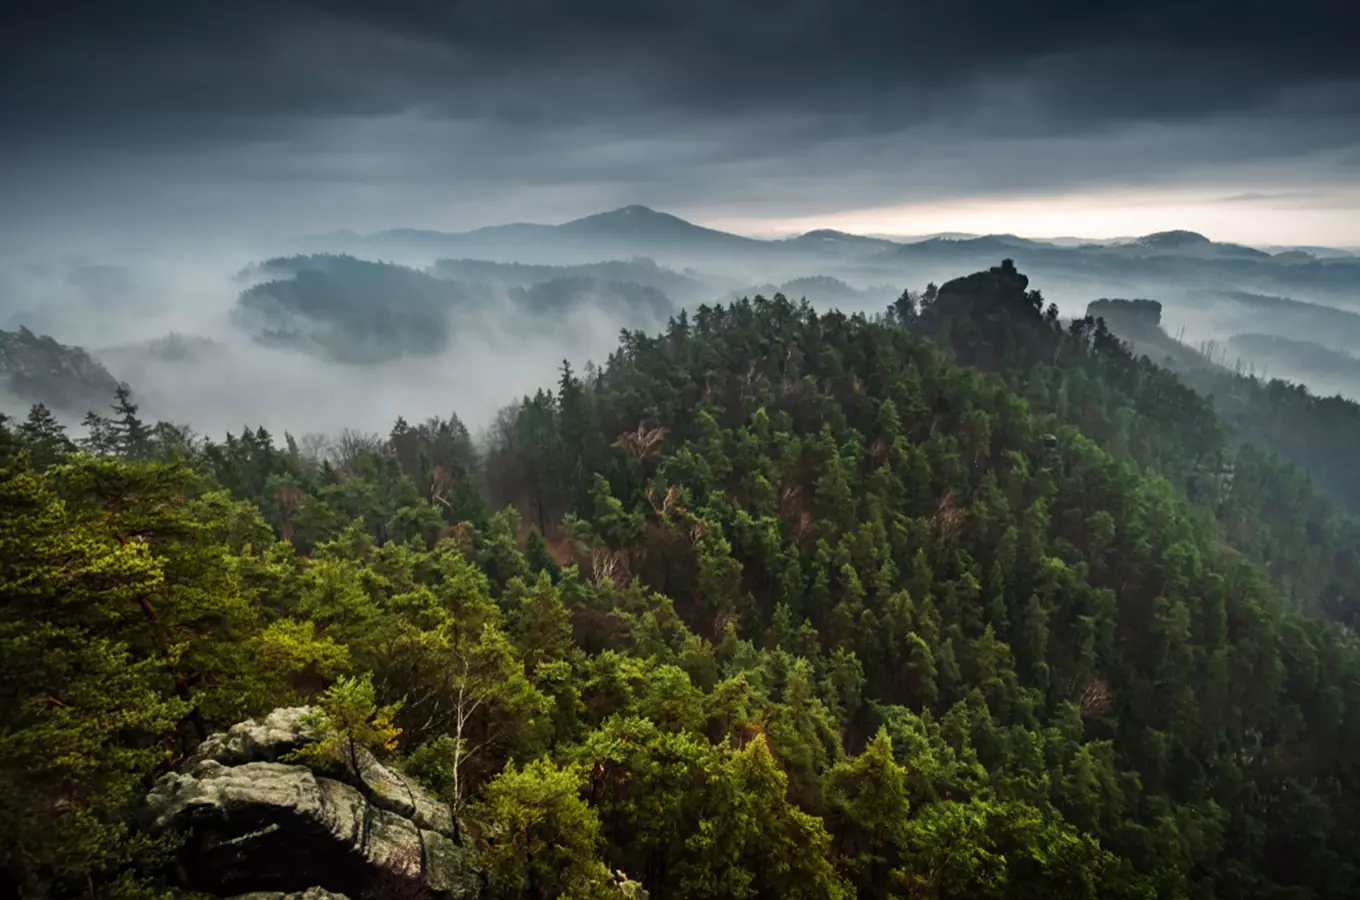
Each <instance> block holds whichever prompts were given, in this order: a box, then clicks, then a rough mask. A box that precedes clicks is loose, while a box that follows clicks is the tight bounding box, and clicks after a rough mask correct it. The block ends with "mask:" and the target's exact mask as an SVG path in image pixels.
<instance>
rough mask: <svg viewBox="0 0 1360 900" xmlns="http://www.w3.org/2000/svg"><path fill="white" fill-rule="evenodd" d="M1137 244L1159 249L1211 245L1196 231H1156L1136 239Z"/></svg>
mask: <svg viewBox="0 0 1360 900" xmlns="http://www.w3.org/2000/svg"><path fill="white" fill-rule="evenodd" d="M1138 243H1140V244H1142V245H1144V246H1147V247H1161V248H1167V249H1170V248H1172V247H1194V246H1206V245H1208V244H1212V243H1213V241H1211V240H1209V239H1208V238H1207V237H1205V236H1204V235H1202V234H1200V233H1199V232H1198V231H1185V230H1178V231H1158V232H1155V233H1153V234H1148V235H1144V236H1143V237H1141V238H1139V239H1138Z"/></svg>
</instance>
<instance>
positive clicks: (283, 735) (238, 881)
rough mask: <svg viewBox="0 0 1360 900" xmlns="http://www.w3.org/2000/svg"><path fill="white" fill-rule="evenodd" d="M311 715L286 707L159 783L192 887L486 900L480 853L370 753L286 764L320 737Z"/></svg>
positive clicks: (156, 791)
mask: <svg viewBox="0 0 1360 900" xmlns="http://www.w3.org/2000/svg"><path fill="white" fill-rule="evenodd" d="M307 712H308V710H307V709H306V708H305V707H299V708H293V709H278V710H275V711H274V712H272V713H271V714H270V715H269V716H267V717H265V718H264V719H263V720H260V721H253V720H252V721H249V722H243V723H241V724H239V725H235V726H233V727H232V728H231V729H230V730H228V731H227V732H225V733H222V734H215V735H213V736H212V737H210V738H208V740H206V741H204V742H203V744H202V745H201V746H200V747H199V748H198V750H197V752H195V753H194V755H193V756H192V757H191V758H190V759H189V760H188V761H187V762H186V763H185V764H184V766H183V767H182V768H181V770H180V771H178V772H172V773H170V774H168V775H165V776H163V777H162V778H161V779H160V780H159V781H158V782H157V783H156V785H155V787H154V788H153V790H152V792H151V794H150V796H149V797H148V798H147V799H148V805H149V807H150V811H151V815H152V816H153V819H154V823H153V827H154V828H155V829H156V830H159V831H177V832H181V833H184V834H185V835H186V838H187V840H186V843H185V847H184V850H183V852H182V855H181V878H182V880H183V882H184V883H185V885H186V886H187V887H190V888H193V889H195V890H199V891H204V892H207V893H212V894H217V895H232V894H236V895H241V894H242V893H243V892H247V893H245V896H246V897H250V898H251V900H255V898H256V897H261V898H263V897H270V898H283V897H288V898H290V900H291V898H294V897H296V898H297V900H323V898H327V897H331V898H332V900H333V897H334V895H333V894H330V893H327V892H343V894H344V895H347V896H348V897H364V896H391V897H412V898H434V897H447V898H473V897H476V896H477V895H478V894H479V892H480V888H481V875H480V872H479V871H478V869H477V865H476V859H475V854H474V853H473V851H472V850H471V849H470V848H468V847H467V846H465V845H463V844H462V843H460V841H459V840H458V832H457V826H456V823H455V820H454V818H453V815H452V814H451V812H450V811H449V808H448V807H447V806H445V805H444V804H442V803H440V802H439V801H437V800H435V799H434V798H432V797H430V796H429V794H427V793H426V792H425V791H424V790H423V789H422V788H421V787H420V786H419V785H417V784H415V783H413V782H412V781H410V780H409V779H407V778H406V777H405V776H403V775H401V774H400V773H399V772H396V771H393V770H391V769H389V768H387V767H385V766H383V765H382V764H381V763H379V762H378V761H377V760H376V759H374V758H373V757H372V755H371V754H368V753H366V752H365V753H361V754H359V757H360V758H359V765H358V766H357V768H358V771H357V772H355V771H352V770H351V769H349V768H348V767H342V766H340V765H337V766H335V767H334V768H333V769H329V770H326V771H323V772H318V771H313V770H312V769H311V768H308V767H307V766H304V765H297V764H293V763H289V762H285V761H281V760H282V759H283V758H284V757H286V756H287V754H288V753H289V752H290V751H293V750H296V749H298V748H299V747H301V746H303V745H304V744H305V743H306V742H307V741H308V740H309V737H310V736H309V733H308V727H307V725H306V721H305V717H306V714H307ZM251 891H255V892H260V891H263V892H265V893H264V894H262V895H260V894H251V893H248V892H251ZM297 892H301V893H297Z"/></svg>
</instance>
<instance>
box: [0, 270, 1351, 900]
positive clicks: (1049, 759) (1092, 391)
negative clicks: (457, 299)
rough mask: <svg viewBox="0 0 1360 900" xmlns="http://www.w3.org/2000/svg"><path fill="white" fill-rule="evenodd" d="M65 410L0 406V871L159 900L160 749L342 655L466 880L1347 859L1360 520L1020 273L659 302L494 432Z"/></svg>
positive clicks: (1268, 878)
mask: <svg viewBox="0 0 1360 900" xmlns="http://www.w3.org/2000/svg"><path fill="white" fill-rule="evenodd" d="M90 424H91V426H92V427H91V437H90V439H89V440H87V441H86V443H85V445H84V446H81V447H77V446H75V445H74V444H72V442H71V441H70V440H68V439H67V437H66V436H65V434H64V433H63V432H62V431H61V429H60V428H59V427H58V426H57V425H56V424H55V422H54V421H53V420H52V419H51V417H50V415H48V414H46V412H45V410H43V409H42V408H41V407H39V408H35V410H34V412H33V413H32V415H30V417H29V419H28V420H27V421H26V422H11V423H8V424H7V425H6V427H5V429H4V431H3V435H2V436H0V440H3V442H4V450H3V451H0V452H2V453H3V459H4V462H3V467H2V468H0V596H3V597H4V604H3V607H0V665H2V666H3V667H4V669H5V675H4V678H3V680H0V710H3V720H4V721H5V722H6V723H7V724H6V727H5V729H4V731H3V733H0V836H2V837H3V842H0V845H2V846H3V847H4V850H3V857H0V879H3V881H2V882H0V890H4V891H5V892H7V893H9V892H22V894H23V895H24V896H27V897H37V896H54V897H57V896H78V895H79V896H86V895H94V896H110V897H112V896H120V897H125V896H135V895H143V896H148V895H154V893H155V892H156V891H157V890H160V887H159V885H162V884H164V878H165V877H166V873H167V872H169V871H170V868H169V867H168V865H167V860H168V858H169V854H171V853H172V852H173V848H171V847H163V846H160V845H159V844H157V843H155V842H153V841H152V840H151V839H150V838H149V837H147V836H146V835H144V834H143V833H142V832H141V831H140V830H139V826H138V824H137V822H138V819H137V808H138V804H139V800H140V797H141V796H142V794H143V793H144V791H145V785H146V784H147V782H148V779H149V778H150V777H152V776H154V775H155V774H157V773H159V772H161V771H164V770H165V769H166V768H167V767H169V766H171V765H172V764H173V763H174V761H175V760H177V759H179V758H181V757H182V756H183V755H184V754H185V752H186V751H187V750H188V749H189V748H191V747H192V746H193V745H194V744H195V743H196V742H197V741H199V740H201V739H202V737H203V736H204V735H205V734H206V733H207V732H208V731H211V730H217V729H220V728H222V727H224V726H225V725H229V724H231V723H232V722H235V721H237V720H239V719H240V718H241V717H243V716H245V715H252V714H259V713H261V712H264V711H267V710H269V709H270V708H273V707H275V706H279V705H287V704H295V703H299V702H306V701H316V700H317V699H318V698H320V702H322V703H323V704H324V703H326V702H330V701H332V700H333V699H334V698H335V696H336V693H335V691H336V688H335V685H337V684H338V685H341V686H344V685H352V684H354V683H356V682H355V681H350V680H347V679H357V680H358V682H361V683H363V684H365V685H371V688H372V690H371V693H370V694H368V695H367V700H368V706H367V707H366V708H365V709H363V710H362V712H363V713H364V714H365V717H366V718H368V717H373V718H375V719H376V718H377V717H378V713H379V709H380V708H386V710H385V712H384V714H383V715H384V716H386V718H383V719H382V721H383V723H384V727H385V728H389V730H388V731H387V732H385V733H388V734H390V728H395V729H399V734H396V735H395V737H393V738H392V741H391V743H392V745H393V749H392V751H391V754H390V756H391V761H392V762H393V764H395V765H397V766H399V767H402V768H403V769H404V770H405V771H406V772H408V773H409V774H411V775H413V776H414V777H416V778H418V779H420V780H421V781H422V782H423V783H424V784H426V786H427V787H429V788H430V789H431V790H433V791H435V792H437V793H439V794H440V795H441V796H443V797H444V798H445V799H447V800H448V801H449V802H450V803H452V804H453V805H454V806H455V808H457V809H458V810H459V811H460V812H461V814H462V816H463V817H464V819H465V820H466V823H467V828H468V831H469V833H470V834H471V835H473V837H474V838H475V839H476V840H477V841H478V842H479V843H480V844H481V846H482V848H483V859H484V862H485V865H486V870H487V876H488V888H487V891H488V894H489V895H490V896H493V897H507V898H509V897H513V898H539V897H543V898H547V897H558V896H578V897H582V896H592V897H604V896H609V895H611V892H615V891H617V888H615V887H614V886H613V885H614V881H613V879H612V878H611V877H610V874H609V873H610V870H622V871H624V872H626V873H627V874H628V875H629V876H631V877H632V878H634V879H637V880H639V881H641V882H642V884H643V885H644V887H645V888H646V890H647V891H648V892H649V895H650V896H651V897H653V898H708V897H711V898H771V900H773V898H798V897H807V898H814V897H816V898H822V897H837V898H840V897H852V896H858V897H928V898H988V897H995V898H1003V897H1004V898H1097V897H1099V898H1154V897H1155V898H1179V897H1185V898H1323V897H1338V898H1340V897H1351V896H1355V895H1356V893H1357V891H1360V872H1357V868H1356V866H1357V854H1358V853H1360V849H1358V848H1357V845H1356V843H1355V840H1354V835H1355V834H1357V833H1360V807H1358V806H1357V800H1360V795H1358V794H1357V791H1358V790H1360V783H1357V780H1356V776H1357V772H1356V769H1355V766H1356V762H1355V760H1356V759H1357V758H1360V753H1358V752H1357V751H1360V648H1357V645H1356V642H1355V639H1354V636H1353V633H1352V631H1351V630H1350V628H1349V624H1350V623H1352V622H1354V621H1355V614H1356V610H1357V601H1358V600H1360V597H1358V596H1357V594H1360V555H1357V551H1360V532H1358V531H1357V528H1356V526H1355V524H1354V522H1353V520H1352V519H1351V518H1350V517H1349V516H1348V515H1347V514H1346V513H1344V512H1341V511H1339V510H1338V509H1337V508H1335V507H1334V506H1333V505H1332V504H1331V502H1330V501H1329V500H1328V499H1327V498H1326V497H1325V496H1323V495H1322V494H1321V493H1320V492H1319V491H1318V490H1317V489H1316V488H1315V487H1314V485H1313V482H1312V481H1311V480H1310V479H1309V478H1308V477H1307V476H1306V475H1305V474H1304V473H1303V472H1302V471H1301V470H1299V469H1298V468H1297V467H1296V466H1295V465H1294V464H1293V463H1290V462H1288V461H1286V460H1284V459H1283V458H1281V457H1279V456H1277V455H1275V454H1273V453H1271V452H1269V451H1267V450H1263V449H1260V448H1257V447H1254V446H1253V445H1251V444H1244V443H1240V442H1239V441H1238V440H1237V439H1236V438H1235V437H1234V435H1233V434H1232V432H1231V430H1230V428H1229V427H1228V426H1227V425H1226V424H1225V423H1224V421H1223V420H1222V419H1220V418H1219V416H1218V414H1217V413H1216V412H1215V410H1214V407H1213V405H1212V404H1211V403H1210V402H1209V400H1207V399H1206V398H1204V397H1203V396H1201V395H1200V394H1197V393H1195V392H1194V391H1192V390H1191V389H1190V388H1188V387H1186V386H1185V384H1183V383H1182V382H1181V381H1180V380H1179V379H1178V378H1177V377H1176V376H1175V375H1173V374H1172V373H1170V372H1168V371H1167V370H1165V369H1163V368H1161V367H1159V366H1158V365H1156V364H1154V363H1153V362H1152V361H1150V360H1149V359H1148V358H1147V357H1145V356H1135V355H1134V354H1133V353H1132V352H1131V351H1130V350H1129V349H1128V347H1127V346H1126V345H1125V344H1124V343H1122V342H1121V341H1119V340H1118V339H1116V338H1115V337H1114V336H1113V334H1112V333H1111V332H1110V331H1109V330H1108V329H1107V328H1106V327H1105V325H1104V323H1103V321H1102V320H1098V319H1094V318H1089V317H1088V318H1086V319H1082V320H1078V321H1076V322H1073V323H1066V324H1065V323H1062V322H1060V321H1059V317H1058V315H1057V310H1056V308H1055V307H1052V306H1051V305H1046V304H1045V302H1044V299H1043V297H1042V295H1041V294H1040V293H1039V292H1038V291H1034V290H1031V289H1030V287H1029V284H1028V280H1027V279H1026V278H1025V276H1024V275H1022V274H1020V273H1019V272H1018V271H1016V269H1015V267H1014V266H1013V265H1011V264H1010V263H1009V262H1007V263H1003V264H1002V265H1001V266H999V267H996V268H994V269H991V270H989V271H986V272H979V273H977V274H975V275H972V276H968V277H967V278H963V279H958V280H956V281H953V282H949V283H947V284H945V285H943V286H942V287H940V288H938V289H937V288H935V287H934V286H931V287H930V288H928V289H927V290H926V291H924V292H923V293H922V294H919V295H917V294H913V293H907V294H904V295H903V296H902V297H901V298H900V299H899V300H898V302H897V303H895V304H894V305H893V306H892V307H891V308H890V309H889V310H888V311H887V312H886V313H884V314H883V315H881V316H877V317H873V318H870V317H866V316H864V315H853V316H850V315H845V314H842V313H839V312H829V313H824V314H819V313H818V312H816V311H814V310H813V308H812V307H811V306H810V305H809V304H807V303H806V302H804V303H794V302H791V301H789V300H787V299H785V298H784V297H782V296H776V297H774V298H763V297H756V298H754V299H744V300H740V301H737V302H734V303H731V304H729V305H726V306H714V307H702V308H700V309H698V310H697V311H695V312H694V313H693V314H688V313H683V312H682V313H679V314H677V315H676V316H675V317H674V318H672V319H671V321H670V323H669V325H668V326H667V328H666V329H665V330H664V331H663V332H662V333H659V334H646V333H642V332H630V333H626V334H625V335H624V336H623V338H622V341H621V344H620V346H619V347H618V349H617V350H616V351H615V352H614V353H613V354H612V355H611V356H610V358H609V359H608V360H607V361H606V362H605V364H604V365H602V366H601V367H599V368H598V369H594V368H592V369H591V370H589V371H587V372H586V373H584V374H582V375H578V374H576V373H573V372H572V371H571V370H570V369H568V368H565V367H564V369H563V371H562V374H561V379H560V382H559V384H558V385H557V386H556V387H555V388H553V389H544V390H542V391H540V392H538V393H537V394H535V395H533V396H530V397H526V398H524V399H523V401H521V402H520V403H518V404H515V405H514V406H512V407H510V408H509V409H507V410H505V411H504V412H503V413H502V415H501V416H500V417H499V419H498V420H497V422H496V424H495V427H494V428H493V433H492V440H491V443H490V446H489V447H487V448H485V449H480V448H476V447H474V445H473V442H472V441H471V440H470V438H469V436H468V433H467V430H466V428H464V427H463V426H462V425H461V423H459V422H458V421H457V419H456V417H454V418H450V419H436V420H432V421H429V422H425V423H420V424H411V423H407V422H405V421H398V423H397V425H396V426H395V427H394V429H393V430H392V432H391V434H390V435H389V436H388V437H387V438H383V439H375V438H365V437H363V436H362V435H353V434H350V435H347V436H345V439H344V440H342V441H341V442H340V443H339V444H338V445H337V446H336V447H335V448H333V449H332V451H331V452H329V453H325V454H317V453H310V452H307V451H305V450H304V449H303V448H300V447H299V446H298V444H297V443H296V442H295V441H293V440H292V439H291V438H285V440H283V441H281V442H280V441H276V440H275V439H274V438H273V437H272V436H271V435H269V434H267V433H265V432H263V431H259V430H257V431H245V432H243V433H242V434H240V435H233V436H229V437H228V438H226V439H225V440H224V441H222V442H220V443H219V442H212V441H210V442H199V441H196V440H193V439H192V438H191V437H190V436H189V435H187V434H186V433H185V432H183V431H182V430H180V429H176V428H174V427H173V426H170V425H166V424H160V425H156V426H151V425H148V424H146V423H143V422H142V421H141V420H140V419H138V417H137V409H136V406H135V404H134V403H133V402H132V399H131V398H130V396H129V395H128V394H127V393H126V391H122V392H120V396H119V398H118V401H117V404H116V407H115V409H114V411H113V414H112V415H111V416H108V417H106V418H104V417H93V418H92V420H91V423H90ZM360 693H361V694H362V692H360ZM472 698H475V701H476V702H475V704H474V703H473V702H471V701H472ZM393 704H399V705H397V706H391V705H393ZM370 730H371V729H370Z"/></svg>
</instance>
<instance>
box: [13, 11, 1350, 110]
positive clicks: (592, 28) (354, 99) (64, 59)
mask: <svg viewBox="0 0 1360 900" xmlns="http://www.w3.org/2000/svg"><path fill="white" fill-rule="evenodd" d="M9 33H10V42H9V43H10V44H11V46H10V48H9V50H8V53H7V54H6V55H7V57H8V62H7V64H6V69H7V72H6V74H7V76H8V77H9V78H10V79H12V83H11V84H10V85H9V86H7V94H9V95H10V96H9V98H8V102H7V105H8V106H11V108H14V107H17V108H18V111H20V112H22V113H27V114H29V115H31V116H36V117H52V118H54V119H60V118H61V117H63V116H70V115H77V114H79V115H87V116H92V117H100V118H103V119H105V120H106V123H107V121H109V120H113V119H115V118H116V117H118V116H120V115H122V114H127V113H131V114H134V115H141V116H145V118H146V119H147V120H153V121H154V120H157V119H159V118H160V117H162V116H186V117H192V118H195V119H200V120H201V122H203V123H206V122H212V121H218V122H221V121H223V119H224V117H225V119H226V120H227V121H231V120H232V119H233V118H237V119H238V120H239V121H252V122H255V123H268V122H269V121H270V120H271V119H272V118H274V117H282V118H283V119H285V120H286V119H288V118H291V117H294V116H297V115H374V114H382V113H392V112H398V111H402V110H407V109H411V108H421V109H425V110H427V111H429V112H431V113H433V114H436V115H438V114H445V115H449V116H453V117H460V116H466V115H475V116H483V115H484V116H491V117H496V118H505V119H509V120H522V121H529V122H560V121H570V120H572V119H576V118H579V117H582V116H586V117H590V116H592V115H598V114H601V113H608V112H610V111H612V110H617V109H621V108H625V107H628V106H631V105H634V104H636V105H638V106H641V105H643V104H649V103H658V104H662V105H663V107H664V108H666V109H671V110H676V111H684V112H688V113H721V112H724V111H726V112H734V113H735V112H743V111H746V110H749V109H750V108H752V107H755V108H771V107H774V108H789V109H801V110H807V111H814V112H818V113H829V112H838V113H840V114H842V115H843V116H845V117H847V118H850V119H853V118H860V119H863V120H866V122H867V124H870V125H879V126H883V127H889V128H891V127H897V126H898V125H900V124H902V123H901V121H899V120H901V119H904V118H905V119H912V118H926V117H930V116H931V115H932V114H935V113H938V112H939V110H938V109H936V108H934V107H935V106H936V104H935V103H933V102H932V100H931V97H930V96H929V93H930V92H932V91H943V92H944V93H945V95H946V96H948V94H949V93H950V91H951V90H954V89H957V88H960V87H965V86H968V85H970V84H975V83H977V82H978V81H980V80H985V79H990V78H999V77H1009V78H1013V79H1018V86H1019V87H1020V88H1021V90H1020V93H1021V94H1026V95H1033V97H1034V98H1035V100H1036V102H1037V104H1038V106H1040V107H1042V108H1044V109H1045V110H1048V111H1051V112H1055V113H1061V114H1064V115H1070V116H1071V117H1073V118H1074V119H1078V120H1083V121H1101V120H1105V119H1109V118H1120V117H1123V116H1139V117H1142V116H1157V117H1164V116H1175V115H1199V114H1203V113H1205V112H1215V111H1223V110H1228V109H1242V108H1247V107H1250V106H1251V105H1252V104H1254V103H1256V102H1259V101H1260V100H1261V99H1262V97H1263V95H1264V94H1265V93H1267V92H1274V91H1278V90H1280V89H1283V88H1288V87H1293V86H1300V85H1311V84H1316V83H1327V82H1338V81H1351V80H1354V79H1355V78H1357V77H1360V54H1357V53H1355V52H1354V41H1355V39H1356V38H1355V36H1356V35H1357V34H1360V5H1357V4H1355V3H1353V2H1351V0H1305V2H1297V0H1294V2H1283V0H1263V2H1250V3H1247V2H1239V0H1189V2H1166V0H1144V2H1127V0H1126V2H1102V3H1094V2H1090V0H1086V2H1074V0H1041V2H1029V3H1018V2H1014V0H927V2H891V0H755V2H744V3H738V2H731V0H695V2H675V0H584V2H560V0H462V2H458V0H455V2H447V0H444V2H433V0H404V2H402V0H398V2H384V3H370V2H358V0H356V2H334V3H325V2H300V3H261V2H254V0H247V2H238V3H231V4H223V3H208V2H202V0H186V2H181V3H177V4H166V3H159V2H158V3H149V2H132V3H118V4H94V3H85V4H63V3H45V4H41V5H33V6H31V8H30V9H29V11H28V12H27V14H26V15H25V14H22V13H21V14H20V17H19V20H18V21H17V22H15V23H14V27H13V28H12V29H11V30H10V32H9ZM1336 99H1337V100H1338V101H1340V102H1344V103H1347V104H1350V106H1351V109H1354V104H1355V97H1354V94H1353V92H1347V95H1346V96H1344V97H1339V98H1336ZM563 101H567V102H566V103H564V102H563ZM592 101H594V102H592ZM200 124H201V123H200Z"/></svg>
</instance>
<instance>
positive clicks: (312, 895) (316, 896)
mask: <svg viewBox="0 0 1360 900" xmlns="http://www.w3.org/2000/svg"><path fill="white" fill-rule="evenodd" d="M231 900H349V898H348V897H346V896H345V895H344V894H333V893H331V892H330V891H327V890H322V889H321V888H308V889H307V890H305V891H296V892H294V893H292V894H285V893H283V892H281V891H252V892H251V893H249V894H237V895H236V896H235V897H232V898H231Z"/></svg>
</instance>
